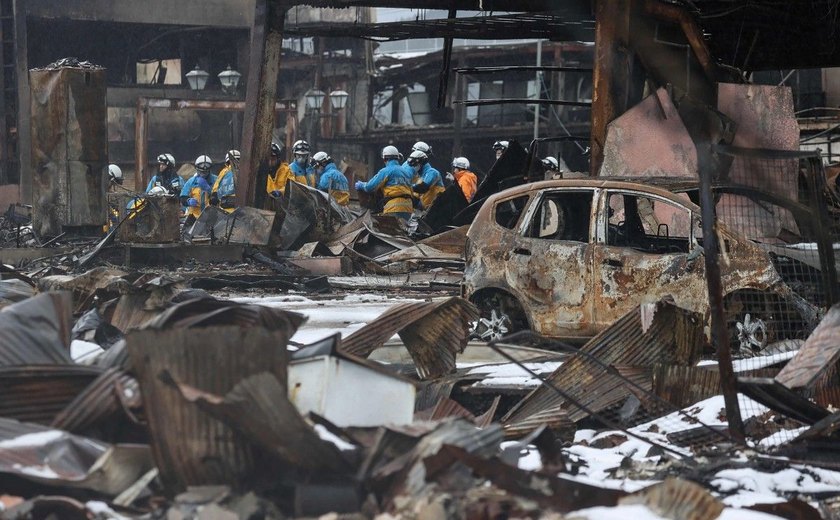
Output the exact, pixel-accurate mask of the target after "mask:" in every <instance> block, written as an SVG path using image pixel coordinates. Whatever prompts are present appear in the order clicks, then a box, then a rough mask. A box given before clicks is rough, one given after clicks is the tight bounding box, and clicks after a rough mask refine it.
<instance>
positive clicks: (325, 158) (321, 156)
mask: <svg viewBox="0 0 840 520" xmlns="http://www.w3.org/2000/svg"><path fill="white" fill-rule="evenodd" d="M331 161H332V157H330V154H328V153H327V152H317V153H315V155H313V156H312V162H313V163H314V164H316V165H318V166H324V165H326V164H327V163H329V162H331Z"/></svg>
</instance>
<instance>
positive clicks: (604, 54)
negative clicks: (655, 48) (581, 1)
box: [589, 0, 632, 176]
mask: <svg viewBox="0 0 840 520" xmlns="http://www.w3.org/2000/svg"><path fill="white" fill-rule="evenodd" d="M631 4H632V0H597V1H596V2H595V63H594V67H593V68H594V70H593V71H592V85H593V94H592V138H591V139H592V141H591V143H592V144H591V146H592V157H591V159H590V161H589V174H590V175H592V176H595V175H598V171H599V170H600V169H601V163H602V162H603V160H604V143H605V141H606V137H607V125H608V124H609V122H610V121H612V120H613V119H615V118H616V117H618V116H619V115H621V114H622V113H623V112H624V110H625V109H626V107H625V106H623V105H624V103H625V102H626V101H624V100H626V99H627V95H626V93H627V89H628V88H629V84H630V77H629V76H630V74H629V71H630V65H631V61H632V56H631V54H630V53H629V51H628V50H627V49H629V45H630V16H631Z"/></svg>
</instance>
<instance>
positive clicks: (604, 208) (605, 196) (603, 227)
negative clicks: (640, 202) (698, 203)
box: [595, 188, 700, 255]
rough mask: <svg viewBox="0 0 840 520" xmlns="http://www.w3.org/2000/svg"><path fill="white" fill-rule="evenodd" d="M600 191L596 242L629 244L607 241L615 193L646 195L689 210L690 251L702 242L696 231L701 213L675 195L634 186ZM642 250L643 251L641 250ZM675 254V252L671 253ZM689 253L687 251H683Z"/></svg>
mask: <svg viewBox="0 0 840 520" xmlns="http://www.w3.org/2000/svg"><path fill="white" fill-rule="evenodd" d="M599 191H600V193H599V195H598V197H599V200H598V218H597V222H596V225H595V242H596V243H597V244H599V245H601V246H607V247H617V248H628V246H621V245H615V244H610V243H609V242H608V241H607V238H608V237H607V230H608V227H607V226H608V225H609V210H608V204H609V200H610V196H611V195H613V194H616V195H632V196H634V197H645V198H649V199H654V200H658V201H661V202H664V203H666V204H671V205H672V206H676V207H677V208H680V209H682V210H684V211H686V212H688V217H689V222H690V226H689V236H688V252H689V253H691V252H693V251H694V250H695V249H697V248H698V247H700V244H699V243H698V242H697V236H696V231H697V229H698V228H699V222H700V215H699V213H698V212H696V211H695V210H694V209H692V208H690V207H689V206H686V205H685V204H684V203H683V202H680V201H679V200H676V198H675V197H666V196H663V195H660V194H658V193H652V192H649V191H644V190H638V189H633V188H606V189H603V190H599ZM640 252H641V251H640ZM643 254H650V255H663V254H667V253H657V252H652V251H644V252H643ZM671 254H674V253H671ZM681 254H687V253H681Z"/></svg>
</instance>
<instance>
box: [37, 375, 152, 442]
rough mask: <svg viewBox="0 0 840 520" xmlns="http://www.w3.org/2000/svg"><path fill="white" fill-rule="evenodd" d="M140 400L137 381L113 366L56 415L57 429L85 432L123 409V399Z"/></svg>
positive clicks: (53, 423) (54, 423)
mask: <svg viewBox="0 0 840 520" xmlns="http://www.w3.org/2000/svg"><path fill="white" fill-rule="evenodd" d="M121 394H122V397H123V399H125V400H133V401H134V402H135V403H136V404H137V405H139V403H140V387H139V384H138V383H137V380H136V379H134V378H133V377H131V376H130V375H128V374H126V373H125V372H123V371H121V370H119V369H116V368H110V369H108V370H106V371H104V372H102V373H101V374H100V375H99V377H97V378H96V380H95V381H93V382H91V383H90V384H89V385H88V386H87V387H86V388H84V389H83V390H82V391H81V392H78V393H77V394H76V396H75V399H73V400H72V401H71V402H70V403H69V404H67V405H66V406H65V407H64V408H63V409H62V410H61V412H60V413H58V414H57V415H56V416H55V419H54V420H53V422H52V426H53V428H58V429H61V430H66V431H69V432H78V431H83V430H85V429H86V428H88V427H89V426H92V425H94V424H96V423H98V422H100V421H102V420H103V419H106V418H108V417H110V416H112V415H113V414H115V413H117V412H118V411H119V410H120V409H121V408H122V406H123V405H122V402H123V399H121Z"/></svg>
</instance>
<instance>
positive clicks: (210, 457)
mask: <svg viewBox="0 0 840 520" xmlns="http://www.w3.org/2000/svg"><path fill="white" fill-rule="evenodd" d="M170 316H171V315H170ZM296 328H297V327H296V326H290V327H289V328H286V329H282V330H275V331H270V330H266V329H265V328H262V327H237V326H220V327H206V328H189V329H184V328H175V329H171V330H155V329H144V330H138V331H132V332H130V333H129V334H128V336H127V338H126V340H127V343H128V351H129V355H130V356H131V360H132V364H133V366H134V367H135V371H136V374H137V378H138V381H139V382H140V391H141V392H142V395H143V402H144V407H145V410H146V414H147V419H148V423H149V432H150V434H151V436H152V439H153V442H152V451H153V455H154V458H155V462H156V464H157V466H158V468H159V469H160V475H161V479H162V480H163V482H164V484H165V485H166V486H167V487H168V488H169V489H170V490H177V489H184V488H185V487H186V486H189V485H203V484H229V485H232V486H234V487H236V486H237V485H239V484H240V483H241V482H242V481H243V479H245V478H246V477H247V476H248V475H250V474H251V473H252V472H253V470H254V468H255V467H256V466H257V465H259V464H261V461H259V460H255V458H254V452H253V449H252V445H251V444H250V443H248V442H246V441H245V440H244V438H243V437H242V435H241V434H239V433H237V432H236V431H235V430H234V429H233V428H231V427H230V426H228V425H227V424H224V423H222V422H220V421H218V420H216V419H214V418H213V417H211V416H210V415H208V414H207V413H206V412H204V411H202V410H200V409H199V408H198V407H196V406H195V405H193V404H191V403H188V402H186V401H185V400H184V399H183V398H182V396H181V394H180V393H179V391H178V390H177V389H176V388H173V387H172V386H169V385H165V384H163V383H162V382H161V379H160V377H161V376H162V375H163V374H164V373H165V372H166V373H168V374H170V376H171V378H172V379H173V380H175V381H178V382H179V383H182V384H186V385H189V386H192V387H194V388H199V389H201V390H203V391H205V392H208V393H212V394H215V395H222V396H223V395H226V394H228V393H229V392H230V391H231V390H233V388H234V386H235V385H236V384H238V383H239V382H240V381H242V380H243V379H245V378H247V377H248V376H252V375H255V374H258V373H261V372H266V371H268V372H270V373H272V374H274V375H275V376H276V377H277V378H278V380H279V381H280V383H281V385H282V386H283V387H285V384H286V361H287V355H288V354H287V352H286V349H285V346H286V343H287V342H288V339H289V337H290V336H291V335H292V334H293V333H294V331H295V329H296Z"/></svg>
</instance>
